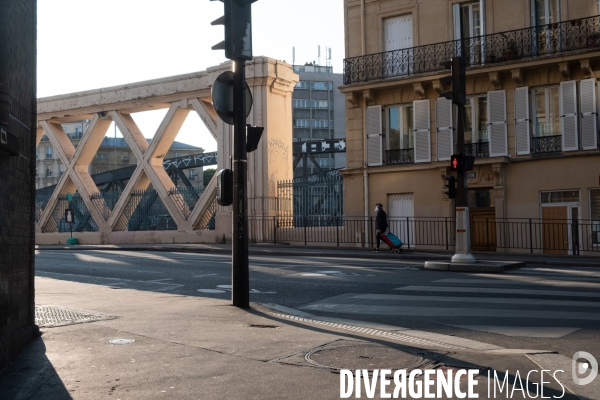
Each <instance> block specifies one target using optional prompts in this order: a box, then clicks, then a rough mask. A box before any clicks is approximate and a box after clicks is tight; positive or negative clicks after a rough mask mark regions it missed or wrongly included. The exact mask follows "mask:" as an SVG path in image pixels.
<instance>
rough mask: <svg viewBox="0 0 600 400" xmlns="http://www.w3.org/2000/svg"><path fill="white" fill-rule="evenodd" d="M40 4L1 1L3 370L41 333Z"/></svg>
mask: <svg viewBox="0 0 600 400" xmlns="http://www.w3.org/2000/svg"><path fill="white" fill-rule="evenodd" d="M36 7H37V3H36V0H0V128H2V129H3V130H4V131H6V132H7V138H8V142H9V143H8V144H3V143H2V140H1V137H0V369H2V368H3V367H4V366H5V365H6V364H7V363H8V361H9V360H10V359H11V358H12V357H13V356H14V355H16V354H17V353H18V352H19V351H20V350H21V349H22V348H23V347H24V346H25V345H27V344H28V343H29V341H30V340H31V339H32V337H33V336H34V335H35V334H37V332H38V329H37V327H36V326H35V325H34V322H35V311H34V307H35V303H34V286H33V279H34V241H35V226H34V220H33V215H34V214H33V210H34V209H35V208H34V199H35V183H34V176H35V126H36V12H37V9H36Z"/></svg>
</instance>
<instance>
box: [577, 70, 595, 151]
mask: <svg viewBox="0 0 600 400" xmlns="http://www.w3.org/2000/svg"><path fill="white" fill-rule="evenodd" d="M579 95H580V101H579V104H580V107H581V148H582V149H583V150H596V149H597V148H598V133H597V132H598V130H597V121H596V116H597V113H596V79H594V78H592V79H584V80H582V81H581V82H579Z"/></svg>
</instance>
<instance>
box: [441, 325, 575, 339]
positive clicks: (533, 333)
mask: <svg viewBox="0 0 600 400" xmlns="http://www.w3.org/2000/svg"><path fill="white" fill-rule="evenodd" d="M447 326H454V327H456V328H462V329H469V330H472V331H479V332H489V333H496V334H498V335H504V336H510V337H529V338H550V339H559V338H561V337H563V336H566V335H569V334H571V333H573V332H575V331H578V330H580V329H582V328H564V327H556V326H485V325H447Z"/></svg>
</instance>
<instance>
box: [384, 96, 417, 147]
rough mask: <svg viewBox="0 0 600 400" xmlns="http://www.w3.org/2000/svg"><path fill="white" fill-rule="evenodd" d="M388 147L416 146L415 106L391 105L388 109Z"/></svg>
mask: <svg viewBox="0 0 600 400" xmlns="http://www.w3.org/2000/svg"><path fill="white" fill-rule="evenodd" d="M387 122H388V124H387V125H388V129H387V143H386V144H387V149H388V150H400V149H412V148H414V138H415V135H414V126H413V125H414V124H413V106H412V105H406V106H400V107H390V108H389V109H388V121H387Z"/></svg>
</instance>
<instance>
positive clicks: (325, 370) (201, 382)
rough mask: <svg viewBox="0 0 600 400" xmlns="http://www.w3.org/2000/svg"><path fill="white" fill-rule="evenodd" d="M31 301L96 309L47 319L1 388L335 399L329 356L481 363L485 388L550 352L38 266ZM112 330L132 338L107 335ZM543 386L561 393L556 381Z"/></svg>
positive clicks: (68, 395) (115, 395)
mask: <svg viewBox="0 0 600 400" xmlns="http://www.w3.org/2000/svg"><path fill="white" fill-rule="evenodd" d="M36 304H37V305H38V306H54V307H58V308H60V309H62V310H63V314H65V313H66V311H64V310H71V311H80V312H81V311H85V312H87V313H88V317H89V316H90V315H93V316H95V318H96V319H97V320H96V321H95V322H89V323H78V324H72V321H64V320H63V322H64V323H65V324H66V325H65V326H58V327H43V326H42V328H41V331H42V336H41V338H38V339H36V340H35V341H34V342H33V343H32V344H31V345H30V346H29V347H28V348H26V349H25V350H24V351H23V352H22V353H21V354H20V355H19V356H18V357H17V358H16V359H15V360H14V361H13V363H12V364H11V365H9V366H8V367H7V368H5V369H4V370H3V371H1V372H0V393H1V394H2V396H0V397H1V398H2V399H3V400H18V399H51V400H63V399H65V400H67V399H99V398H112V399H121V400H126V399H127V400H128V399H336V398H339V395H340V375H339V372H338V371H336V370H335V369H332V364H336V365H333V367H342V368H343V367H346V368H364V369H373V368H383V367H387V368H391V369H400V368H408V369H409V370H410V369H412V368H417V367H420V368H436V367H440V366H441V367H443V366H459V367H461V368H463V367H464V368H473V367H477V368H479V369H480V370H481V373H482V376H480V377H479V385H478V387H477V388H476V389H477V392H478V393H480V396H479V397H480V398H487V395H486V393H485V390H486V388H487V377H486V376H485V375H486V372H485V369H486V368H488V367H491V368H495V369H498V370H500V371H506V370H511V371H514V370H516V369H521V370H522V371H526V370H532V369H536V368H537V367H536V365H535V364H533V362H532V361H531V360H530V359H528V358H527V357H526V356H525V353H527V352H536V353H540V352H543V350H540V349H537V350H526V349H520V350H512V349H504V348H502V347H499V346H495V345H493V344H486V343H482V342H477V341H473V340H468V339H461V338H458V337H453V336H445V335H439V334H432V333H428V332H422V331H416V330H403V328H400V327H389V326H372V325H369V324H367V325H366V326H363V329H359V328H360V327H361V326H360V325H357V326H354V325H353V324H352V323H350V322H347V323H333V322H326V321H325V322H324V321H321V322H320V323H315V321H311V320H310V319H302V318H298V317H293V316H291V315H286V313H285V311H286V310H282V311H274V310H273V309H270V308H267V307H265V306H262V305H259V304H254V303H253V304H252V309H251V310H240V309H237V308H235V307H232V306H230V302H229V301H223V300H216V299H209V298H202V297H190V296H180V295H170V294H165V293H156V292H145V291H138V290H130V289H117V288H111V287H106V286H97V285H90V284H84V283H76V282H67V281H61V280H55V279H50V278H36ZM290 311H291V310H290ZM56 315H58V314H56ZM70 315H71V317H70V318H71V319H73V318H74V317H73V315H75V314H73V313H71V314H70ZM115 339H120V341H119V342H120V343H127V342H128V344H112V343H111V342H110V341H111V340H115ZM130 340H133V342H129V341H130ZM386 357H387V358H386ZM415 360H416V361H415ZM332 372H334V373H332ZM545 393H546V395H550V396H552V395H553V394H554V395H556V396H558V395H560V393H561V389H560V387H558V385H555V387H550V388H548V389H547V391H546V392H545ZM109 396H110V397H109ZM363 396H365V394H364V392H363ZM378 396H379V392H378V391H377V396H376V398H379V397H378ZM564 398H565V399H567V398H573V397H569V396H565V397H564Z"/></svg>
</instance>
